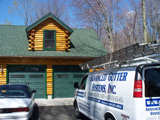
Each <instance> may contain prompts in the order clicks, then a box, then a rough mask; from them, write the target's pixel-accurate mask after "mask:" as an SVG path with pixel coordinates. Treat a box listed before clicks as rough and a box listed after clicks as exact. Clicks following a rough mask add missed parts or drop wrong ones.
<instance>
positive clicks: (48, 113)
mask: <svg viewBox="0 0 160 120" xmlns="http://www.w3.org/2000/svg"><path fill="white" fill-rule="evenodd" d="M33 118H34V120H90V119H88V118H87V117H83V118H82V119H77V118H75V116H74V108H73V105H64V106H38V104H36V105H35V108H34V112H33Z"/></svg>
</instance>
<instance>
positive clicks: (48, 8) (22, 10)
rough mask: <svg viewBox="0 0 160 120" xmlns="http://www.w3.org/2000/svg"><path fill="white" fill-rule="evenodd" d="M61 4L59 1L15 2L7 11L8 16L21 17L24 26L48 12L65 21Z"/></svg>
mask: <svg viewBox="0 0 160 120" xmlns="http://www.w3.org/2000/svg"><path fill="white" fill-rule="evenodd" d="M63 2H64V1H63ZM63 2H60V1H59V0H46V1H43V0H16V1H14V2H13V6H11V7H9V9H8V11H9V13H10V14H15V15H18V16H20V17H22V18H23V19H24V24H25V25H29V24H31V23H33V22H35V21H36V20H38V19H40V18H41V17H43V16H44V15H46V14H47V13H49V12H52V13H53V14H54V15H55V16H57V17H58V18H61V19H64V20H65V17H64V8H65V3H63Z"/></svg>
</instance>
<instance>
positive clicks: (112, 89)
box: [108, 84, 116, 94]
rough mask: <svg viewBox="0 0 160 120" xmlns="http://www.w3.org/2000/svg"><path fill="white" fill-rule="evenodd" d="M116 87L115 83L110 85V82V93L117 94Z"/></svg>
mask: <svg viewBox="0 0 160 120" xmlns="http://www.w3.org/2000/svg"><path fill="white" fill-rule="evenodd" d="M115 88H116V86H115V85H110V84H109V85H108V93H112V94H116V92H115Z"/></svg>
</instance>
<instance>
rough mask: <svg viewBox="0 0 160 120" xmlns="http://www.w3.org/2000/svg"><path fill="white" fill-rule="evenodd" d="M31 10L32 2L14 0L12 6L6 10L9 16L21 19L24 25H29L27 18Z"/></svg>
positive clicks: (29, 0)
mask: <svg viewBox="0 0 160 120" xmlns="http://www.w3.org/2000/svg"><path fill="white" fill-rule="evenodd" d="M32 10H33V6H32V0H16V1H14V2H13V6H12V7H9V8H8V11H9V13H10V14H15V15H18V16H20V17H22V18H23V20H24V24H25V25H28V24H29V16H30V15H31V12H32Z"/></svg>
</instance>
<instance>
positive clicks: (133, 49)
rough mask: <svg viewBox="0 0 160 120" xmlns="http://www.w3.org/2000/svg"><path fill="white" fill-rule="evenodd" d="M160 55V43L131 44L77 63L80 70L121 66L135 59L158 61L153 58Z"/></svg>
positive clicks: (135, 60)
mask: <svg viewBox="0 0 160 120" xmlns="http://www.w3.org/2000/svg"><path fill="white" fill-rule="evenodd" d="M159 57H160V43H158V44H157V43H155V42H154V43H146V44H139V43H136V44H133V45H131V46H128V47H125V48H123V49H120V50H117V51H115V52H113V53H109V54H107V55H105V56H101V57H98V58H96V59H93V60H91V61H88V62H85V63H82V64H79V66H80V67H81V69H82V70H87V69H98V68H103V69H107V68H114V67H121V65H124V64H130V63H134V62H137V61H151V62H154V63H156V62H158V60H155V58H159Z"/></svg>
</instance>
